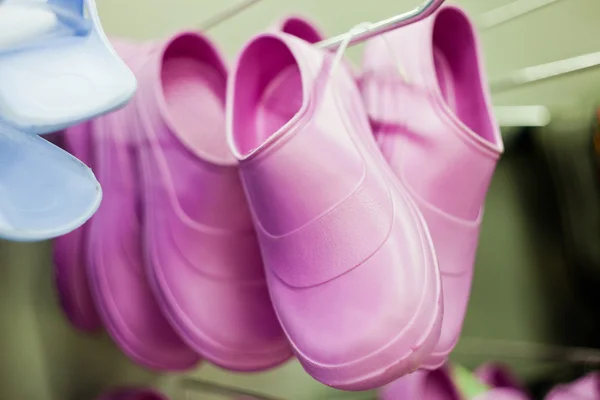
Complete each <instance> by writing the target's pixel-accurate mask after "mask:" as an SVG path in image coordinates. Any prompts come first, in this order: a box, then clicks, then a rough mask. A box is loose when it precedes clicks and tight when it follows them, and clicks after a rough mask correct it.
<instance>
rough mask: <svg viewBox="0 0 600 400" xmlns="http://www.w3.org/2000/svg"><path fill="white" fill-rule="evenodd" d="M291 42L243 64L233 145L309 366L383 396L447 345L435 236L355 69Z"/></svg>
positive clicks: (281, 41) (260, 41)
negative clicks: (396, 167) (391, 154)
mask: <svg viewBox="0 0 600 400" xmlns="http://www.w3.org/2000/svg"><path fill="white" fill-rule="evenodd" d="M332 59H333V55H331V54H330V53H328V52H326V51H322V50H319V49H316V48H315V47H314V46H312V45H310V44H308V43H307V42H305V41H302V40H300V39H298V38H296V37H293V36H291V35H287V34H284V33H270V34H262V35H259V36H257V37H255V38H254V39H253V40H251V41H250V42H249V44H247V45H246V46H245V48H244V49H243V51H242V52H241V55H240V57H239V59H238V61H237V65H236V68H235V74H234V75H233V76H232V77H231V80H230V81H229V88H228V90H229V92H228V97H227V100H228V104H227V111H228V116H227V120H228V123H229V124H230V125H229V126H228V140H229V143H230V147H231V149H232V151H233V153H234V154H235V156H236V157H237V158H238V159H239V160H240V173H241V177H242V182H243V184H244V189H245V192H246V197H247V198H248V201H249V203H250V206H251V210H252V212H253V218H254V223H255V227H256V230H257V233H258V238H259V242H260V245H261V250H262V254H263V258H264V262H265V270H266V273H267V281H268V285H269V290H270V293H271V298H272V299H273V304H274V306H275V309H276V311H277V313H278V317H279V319H280V321H281V323H282V325H283V327H284V330H285V331H286V334H287V336H288V338H289V340H290V341H291V343H292V345H293V347H294V350H295V353H296V355H297V356H298V358H299V359H300V362H301V363H302V365H303V366H304V368H305V369H306V371H307V372H308V373H309V374H311V375H312V376H313V377H314V378H315V379H317V380H319V381H321V382H323V383H325V384H327V385H329V386H333V387H336V388H340V389H345V390H363V389H369V388H373V387H377V386H381V385H383V384H385V383H387V382H390V381H392V380H394V379H396V378H398V377H399V376H401V375H404V374H406V373H408V372H411V371H413V370H415V369H416V368H418V367H419V366H420V363H421V361H422V360H423V359H424V357H426V356H427V355H428V354H429V352H430V351H431V350H432V348H433V346H434V344H435V343H437V340H438V338H439V330H440V322H441V316H442V299H441V283H440V278H439V274H438V267H437V262H436V259H435V253H434V250H433V247H432V243H431V241H430V238H429V234H428V232H427V229H426V227H425V223H424V221H423V219H422V217H421V215H420V214H419V212H418V210H417V208H416V206H415V205H414V204H413V203H412V201H411V200H410V198H409V197H408V195H407V194H406V193H405V191H403V190H402V188H400V187H399V186H397V185H396V184H395V182H396V178H395V177H394V176H393V173H392V171H391V169H390V168H389V166H388V165H387V163H386V162H385V159H384V158H383V157H382V156H381V153H380V151H379V149H378V148H377V144H376V142H375V141H374V139H373V135H372V132H371V129H370V127H369V124H368V120H367V117H366V114H365V110H364V108H363V105H362V100H361V98H360V93H359V91H358V88H357V86H356V83H355V82H354V80H353V79H352V76H351V75H350V73H349V71H348V69H347V68H341V67H338V68H336V69H335V71H334V72H333V75H332V76H331V78H329V77H328V74H329V71H330V69H331V65H330V64H332V62H331V60H332Z"/></svg>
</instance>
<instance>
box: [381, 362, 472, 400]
mask: <svg viewBox="0 0 600 400" xmlns="http://www.w3.org/2000/svg"><path fill="white" fill-rule="evenodd" d="M379 399H380V400H405V399H406V400H463V396H462V394H461V392H460V390H459V389H458V387H457V386H456V385H455V384H454V381H453V380H452V376H451V375H450V372H449V370H448V368H447V367H442V368H438V369H436V370H434V371H417V372H413V373H412V374H410V375H407V376H404V377H402V378H400V379H398V380H396V381H394V382H392V383H390V384H389V385H386V386H384V387H383V388H382V389H381V390H380V392H379Z"/></svg>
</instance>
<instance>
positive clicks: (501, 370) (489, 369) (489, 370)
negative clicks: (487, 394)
mask: <svg viewBox="0 0 600 400" xmlns="http://www.w3.org/2000/svg"><path fill="white" fill-rule="evenodd" d="M475 376H477V377H478V378H479V380H480V381H481V382H483V383H485V384H486V385H488V386H490V387H493V388H510V389H515V390H518V391H521V392H525V388H524V387H523V385H522V384H521V383H520V382H519V379H518V378H517V377H516V376H515V375H514V374H513V373H512V371H511V370H510V369H509V367H508V366H506V365H503V364H497V363H487V364H484V365H481V366H480V367H479V368H477V370H476V371H475Z"/></svg>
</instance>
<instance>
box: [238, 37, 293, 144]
mask: <svg viewBox="0 0 600 400" xmlns="http://www.w3.org/2000/svg"><path fill="white" fill-rule="evenodd" d="M234 78H235V79H234V83H233V85H234V87H233V93H232V95H233V99H232V114H231V118H233V121H232V129H233V145H234V147H235V148H236V151H237V152H238V153H239V154H240V155H241V156H247V155H249V154H250V153H252V152H253V151H255V150H256V149H258V148H259V147H261V146H262V145H263V144H264V143H265V142H266V141H267V140H268V139H269V138H271V137H272V136H273V135H274V134H275V133H277V132H278V131H279V130H280V129H281V128H282V127H283V126H284V125H285V124H286V123H287V122H289V121H290V120H291V119H292V118H293V117H294V116H295V115H296V114H297V113H298V112H299V111H300V109H301V107H302V104H303V100H304V98H303V93H302V86H303V85H302V78H301V76H300V69H299V67H298V64H297V62H296V59H295V58H294V56H293V54H292V52H291V51H290V50H289V49H288V48H287V46H286V45H285V44H284V43H283V42H282V41H281V40H279V39H277V38H276V37H272V36H263V37H260V38H258V39H256V40H255V41H254V42H253V43H252V44H250V45H249V46H248V47H247V48H246V50H245V51H244V52H243V54H242V56H241V57H240V60H239V61H238V66H237V69H236V71H235V77H234Z"/></svg>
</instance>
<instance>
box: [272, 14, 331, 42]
mask: <svg viewBox="0 0 600 400" xmlns="http://www.w3.org/2000/svg"><path fill="white" fill-rule="evenodd" d="M274 29H275V30H277V31H280V32H284V33H287V34H288V35H292V36H296V37H297V38H299V39H302V40H305V41H307V42H308V43H312V44H315V43H318V42H320V41H322V40H324V39H325V35H324V34H323V33H322V32H321V30H320V29H319V28H318V27H317V25H316V24H315V23H314V22H312V21H311V20H309V19H308V18H305V17H302V16H300V15H289V16H287V17H284V18H282V19H281V20H279V21H277V22H276V23H275V25H274Z"/></svg>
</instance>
